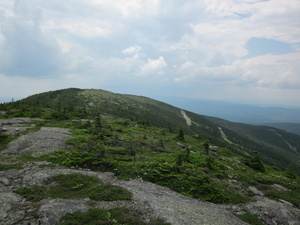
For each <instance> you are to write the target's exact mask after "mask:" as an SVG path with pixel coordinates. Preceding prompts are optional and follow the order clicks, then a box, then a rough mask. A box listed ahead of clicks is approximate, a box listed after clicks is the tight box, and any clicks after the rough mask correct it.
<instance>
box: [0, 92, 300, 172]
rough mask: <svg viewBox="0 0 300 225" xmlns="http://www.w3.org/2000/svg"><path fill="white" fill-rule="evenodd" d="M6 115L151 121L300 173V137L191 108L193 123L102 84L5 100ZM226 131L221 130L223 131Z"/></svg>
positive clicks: (177, 112)
mask: <svg viewBox="0 0 300 225" xmlns="http://www.w3.org/2000/svg"><path fill="white" fill-rule="evenodd" d="M0 110H1V111H6V117H25V116H30V117H43V118H46V119H47V118H51V119H58V120H68V119H74V118H91V119H93V118H95V117H97V116H99V115H101V116H112V117H120V118H125V119H129V120H132V121H136V122H139V123H144V124H151V125H152V126H156V127H160V128H167V129H168V130H169V131H171V132H173V133H177V132H178V130H179V129H181V128H182V129H183V131H184V133H185V134H190V135H200V136H201V138H202V139H206V140H208V141H209V142H210V144H211V145H217V146H222V147H227V148H230V149H231V150H232V151H234V152H235V153H238V154H240V155H243V156H246V157H250V156H251V155H252V154H253V153H252V152H253V151H257V152H259V154H260V156H261V158H262V159H263V160H264V161H265V162H266V163H268V164H271V165H275V166H277V167H279V168H281V169H285V168H286V167H287V166H288V165H289V164H293V165H294V168H295V170H296V171H297V172H298V173H299V174H300V136H299V135H296V134H291V133H288V132H285V131H283V130H280V129H276V128H271V127H267V126H254V125H247V124H242V123H232V122H229V121H226V120H222V119H219V118H214V117H208V116H202V115H198V114H195V113H192V112H188V111H186V112H185V113H186V115H187V117H189V118H190V119H191V121H192V124H191V125H190V126H189V125H188V124H187V122H186V119H185V118H184V117H183V115H182V113H181V109H179V108H176V107H173V106H171V105H169V104H166V103H163V102H159V101H156V100H153V99H150V98H147V97H142V96H134V95H124V94H116V93H112V92H108V91H104V90H97V89H76V88H70V89H63V90H57V91H50V92H45V93H41V94H36V95H33V96H30V97H27V98H25V99H23V100H20V101H17V102H13V103H6V104H1V106H0ZM221 131H222V132H223V133H222V132H221Z"/></svg>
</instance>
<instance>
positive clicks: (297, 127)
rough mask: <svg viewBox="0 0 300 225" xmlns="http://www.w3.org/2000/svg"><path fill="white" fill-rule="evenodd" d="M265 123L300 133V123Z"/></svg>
mask: <svg viewBox="0 0 300 225" xmlns="http://www.w3.org/2000/svg"><path fill="white" fill-rule="evenodd" d="M265 125H266V126H270V127H275V128H278V129H281V130H285V131H287V132H290V133H294V134H298V135H300V123H266V124H265Z"/></svg>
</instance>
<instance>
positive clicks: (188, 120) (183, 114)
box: [181, 110, 192, 126]
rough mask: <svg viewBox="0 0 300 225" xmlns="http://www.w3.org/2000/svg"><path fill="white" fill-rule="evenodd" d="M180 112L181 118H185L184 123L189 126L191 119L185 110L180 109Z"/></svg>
mask: <svg viewBox="0 0 300 225" xmlns="http://www.w3.org/2000/svg"><path fill="white" fill-rule="evenodd" d="M181 114H182V116H183V118H184V119H185V120H186V124H187V125H188V126H191V125H192V120H191V119H190V118H189V117H188V116H187V115H186V113H185V111H183V110H181Z"/></svg>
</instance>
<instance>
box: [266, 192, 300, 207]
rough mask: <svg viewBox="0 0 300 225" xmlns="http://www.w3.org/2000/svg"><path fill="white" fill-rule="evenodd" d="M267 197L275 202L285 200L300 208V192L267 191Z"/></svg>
mask: <svg viewBox="0 0 300 225" xmlns="http://www.w3.org/2000/svg"><path fill="white" fill-rule="evenodd" d="M266 196H267V197H270V198H272V199H275V200H279V199H282V200H285V201H288V202H290V203H292V204H293V205H294V206H296V207H298V208H300V191H299V190H292V191H277V190H268V191H266Z"/></svg>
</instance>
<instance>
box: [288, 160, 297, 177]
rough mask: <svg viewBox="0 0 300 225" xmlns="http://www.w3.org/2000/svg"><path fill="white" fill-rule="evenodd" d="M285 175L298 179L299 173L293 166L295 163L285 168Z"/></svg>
mask: <svg viewBox="0 0 300 225" xmlns="http://www.w3.org/2000/svg"><path fill="white" fill-rule="evenodd" d="M285 175H286V176H287V177H288V178H292V179H296V178H297V175H296V173H295V171H294V168H293V165H292V164H290V165H289V166H288V167H287V168H286V169H285Z"/></svg>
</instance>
